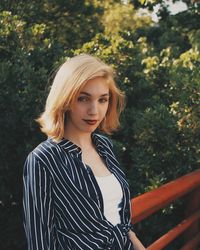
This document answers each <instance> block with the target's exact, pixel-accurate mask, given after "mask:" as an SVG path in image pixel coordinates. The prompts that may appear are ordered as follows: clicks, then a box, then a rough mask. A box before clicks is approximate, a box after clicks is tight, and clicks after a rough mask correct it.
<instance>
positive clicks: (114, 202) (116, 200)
mask: <svg viewBox="0 0 200 250" xmlns="http://www.w3.org/2000/svg"><path fill="white" fill-rule="evenodd" d="M95 177H96V180H97V183H98V184H99V187H100V190H101V193H102V196H103V204H104V216H105V217H106V219H107V220H108V221H110V222H111V223H112V224H113V225H117V224H118V223H121V220H120V215H119V211H120V210H121V206H120V204H121V201H122V197H123V193H122V188H121V185H120V183H119V181H118V180H117V178H116V177H115V176H114V174H111V175H107V176H102V177H98V176H95Z"/></svg>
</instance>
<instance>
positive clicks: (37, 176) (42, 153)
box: [23, 133, 134, 250]
mask: <svg viewBox="0 0 200 250" xmlns="http://www.w3.org/2000/svg"><path fill="white" fill-rule="evenodd" d="M92 141H93V143H94V145H95V147H96V150H97V152H98V154H99V155H100V156H101V157H102V158H103V160H104V162H105V164H106V166H107V167H108V169H109V170H110V172H111V173H113V174H114V175H115V177H116V178H117V179H118V181H119V183H120V184H121V187H122V191H123V198H122V204H121V207H122V208H121V210H120V212H119V213H120V219H121V223H120V224H117V225H115V226H114V225H112V224H111V223H110V222H109V221H108V220H107V219H106V218H105V216H104V211H103V210H104V204H103V198H102V194H101V190H100V188H99V186H98V183H97V181H96V178H95V176H94V174H93V172H92V170H91V168H90V167H89V166H87V165H85V164H84V163H83V162H82V157H81V149H80V148H79V147H78V146H77V145H75V144H74V143H72V142H71V141H69V140H67V139H63V140H61V141H60V142H58V143H56V142H55V141H53V140H52V139H50V138H49V139H47V140H46V141H44V142H42V143H41V144H40V145H38V146H37V147H36V148H35V149H34V150H33V151H32V152H31V153H30V154H29V155H28V157H27V160H26V162H25V165H24V175H23V183H24V195H23V208H24V228H25V234H26V238H27V244H28V250H67V249H71V250H97V249H102V250H103V249H104V250H105V249H112V250H122V249H124V250H133V249H134V248H133V244H132V243H131V241H130V239H129V237H128V231H129V230H130V228H131V223H130V193H129V185H128V183H127V180H126V177H125V175H124V173H123V172H122V170H121V169H120V168H119V163H118V161H117V160H116V158H115V155H114V153H113V150H112V144H111V142H110V140H108V139H107V138H106V137H105V136H102V135H99V134H96V133H92Z"/></svg>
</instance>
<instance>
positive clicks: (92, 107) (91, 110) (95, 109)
mask: <svg viewBox="0 0 200 250" xmlns="http://www.w3.org/2000/svg"><path fill="white" fill-rule="evenodd" d="M88 113H89V114H90V115H96V114H97V113H98V104H97V103H96V102H92V103H90V106H89V109H88Z"/></svg>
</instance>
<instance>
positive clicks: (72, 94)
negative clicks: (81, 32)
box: [36, 54, 124, 141]
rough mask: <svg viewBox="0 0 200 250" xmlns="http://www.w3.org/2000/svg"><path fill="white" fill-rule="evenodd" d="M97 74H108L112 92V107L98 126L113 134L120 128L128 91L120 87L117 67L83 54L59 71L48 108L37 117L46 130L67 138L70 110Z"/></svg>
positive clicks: (63, 65) (110, 104)
mask: <svg viewBox="0 0 200 250" xmlns="http://www.w3.org/2000/svg"><path fill="white" fill-rule="evenodd" d="M96 77H104V78H105V79H106V80H107V82H108V86H109V93H110V100H109V106H108V110H107V113H106V116H105V119H103V121H102V122H101V123H100V125H99V127H98V129H99V130H101V131H102V132H105V133H107V134H110V133H111V132H112V131H114V130H116V129H117V128H118V127H119V125H120V123H119V115H120V113H121V111H122V110H123V108H124V94H123V93H122V92H121V91H120V89H119V88H118V87H117V86H116V83H115V81H114V71H113V69H112V68H111V67H110V66H108V65H107V64H105V63H104V62H102V61H101V60H99V59H98V58H95V57H93V56H91V55H87V54H82V55H78V56H74V57H72V58H71V59H70V60H68V61H66V62H65V63H64V64H62V65H61V67H60V68H59V70H58V71H57V73H56V76H55V78H54V81H53V84H52V86H51V90H50V92H49V95H48V97H47V100H46V106H45V111H44V112H43V113H42V114H41V116H40V117H39V118H38V119H37V120H36V121H37V122H38V123H39V124H40V126H41V131H42V132H43V133H45V134H46V135H47V136H48V137H52V138H53V139H54V140H56V141H59V140H60V139H62V138H63V137H64V132H65V125H66V122H67V119H66V113H67V111H68V110H70V107H71V106H72V105H73V103H74V101H75V100H76V98H77V95H78V94H79V92H80V90H81V88H83V86H84V85H85V83H86V82H87V81H88V80H90V79H94V78H96Z"/></svg>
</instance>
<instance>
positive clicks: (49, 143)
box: [28, 138, 59, 163]
mask: <svg viewBox="0 0 200 250" xmlns="http://www.w3.org/2000/svg"><path fill="white" fill-rule="evenodd" d="M58 151H59V149H58V147H57V144H56V143H55V142H54V141H53V140H52V139H51V138H48V139H46V140H45V141H43V142H41V143H40V144H39V145H38V146H36V147H35V148H34V149H33V150H32V151H31V152H30V153H29V155H28V158H35V159H36V160H38V161H40V162H44V163H45V162H47V161H49V159H50V158H52V157H53V156H55V155H56V154H58Z"/></svg>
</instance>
